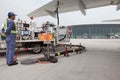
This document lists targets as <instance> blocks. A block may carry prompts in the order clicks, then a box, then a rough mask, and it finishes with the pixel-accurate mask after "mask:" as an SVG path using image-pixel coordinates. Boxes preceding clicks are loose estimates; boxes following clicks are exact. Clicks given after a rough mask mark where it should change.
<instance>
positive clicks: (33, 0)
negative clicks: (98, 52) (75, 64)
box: [0, 0, 120, 26]
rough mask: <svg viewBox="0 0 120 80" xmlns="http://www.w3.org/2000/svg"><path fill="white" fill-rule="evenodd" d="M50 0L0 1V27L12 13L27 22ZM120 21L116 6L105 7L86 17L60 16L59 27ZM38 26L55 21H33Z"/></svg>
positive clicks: (90, 12) (95, 9)
mask: <svg viewBox="0 0 120 80" xmlns="http://www.w3.org/2000/svg"><path fill="white" fill-rule="evenodd" d="M49 1H51V0H0V25H1V24H2V23H4V21H5V19H6V18H7V14H8V12H10V11H12V12H15V13H16V14H17V18H16V20H17V19H18V18H20V19H22V20H27V21H28V22H29V20H30V19H29V18H28V17H27V16H26V15H27V14H28V13H30V12H31V11H33V10H35V9H37V8H39V7H41V6H43V5H44V4H46V3H48V2H49ZM109 19H120V11H116V6H107V7H101V8H94V9H90V10H87V15H86V16H83V15H82V14H81V13H80V11H76V12H70V13H65V14H61V15H60V24H61V25H77V24H85V23H87V24H88V23H99V22H101V21H103V20H109ZM35 21H36V22H37V24H38V23H39V24H38V25H39V26H40V24H41V23H43V22H45V21H51V22H56V19H54V18H52V17H50V16H47V17H42V18H37V19H35Z"/></svg>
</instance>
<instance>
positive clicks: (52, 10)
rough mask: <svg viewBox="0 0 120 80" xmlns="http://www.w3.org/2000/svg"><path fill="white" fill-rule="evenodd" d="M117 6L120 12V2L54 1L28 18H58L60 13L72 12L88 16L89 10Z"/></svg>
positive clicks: (116, 0) (102, 0)
mask: <svg viewBox="0 0 120 80" xmlns="http://www.w3.org/2000/svg"><path fill="white" fill-rule="evenodd" d="M110 5H116V6H117V10H120V0H52V1H50V2H49V3H47V4H46V5H44V6H42V7H40V8H38V9H36V10H34V11H33V12H31V13H29V14H28V15H27V16H29V17H30V16H33V17H34V18H36V17H43V16H48V15H50V16H52V17H56V15H57V17H58V14H57V12H58V13H66V12H72V11H79V10H80V11H81V13H82V14H83V15H86V10H87V9H92V8H97V7H103V6H110Z"/></svg>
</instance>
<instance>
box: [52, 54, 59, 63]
mask: <svg viewBox="0 0 120 80" xmlns="http://www.w3.org/2000/svg"><path fill="white" fill-rule="evenodd" d="M50 62H51V63H57V62H58V58H57V57H56V56H50Z"/></svg>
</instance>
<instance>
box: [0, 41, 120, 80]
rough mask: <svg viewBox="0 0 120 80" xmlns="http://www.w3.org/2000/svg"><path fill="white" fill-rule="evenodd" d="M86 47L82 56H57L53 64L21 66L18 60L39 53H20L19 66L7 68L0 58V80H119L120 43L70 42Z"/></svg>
mask: <svg viewBox="0 0 120 80" xmlns="http://www.w3.org/2000/svg"><path fill="white" fill-rule="evenodd" d="M71 42H72V43H73V44H79V43H82V44H83V45H85V46H86V47H87V51H86V52H82V54H75V53H72V54H70V57H63V56H62V57H59V61H58V63H56V64H52V63H50V64H49V63H47V64H40V63H36V64H33V65H21V64H20V62H21V60H24V59H29V58H39V57H40V56H42V55H41V54H29V52H26V53H23V54H22V53H21V54H20V55H19V56H18V62H19V64H18V65H16V66H10V67H9V66H7V65H6V63H5V56H3V57H0V80H120V40H87V39H86V40H75V39H73V40H71Z"/></svg>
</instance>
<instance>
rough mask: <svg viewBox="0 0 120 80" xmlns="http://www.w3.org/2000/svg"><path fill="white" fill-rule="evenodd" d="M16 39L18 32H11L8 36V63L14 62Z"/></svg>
mask: <svg viewBox="0 0 120 80" xmlns="http://www.w3.org/2000/svg"><path fill="white" fill-rule="evenodd" d="M15 41H16V34H10V35H9V36H7V37H6V44H7V49H6V61H7V64H12V63H14V61H13V58H14V56H15V43H16V42H15Z"/></svg>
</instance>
